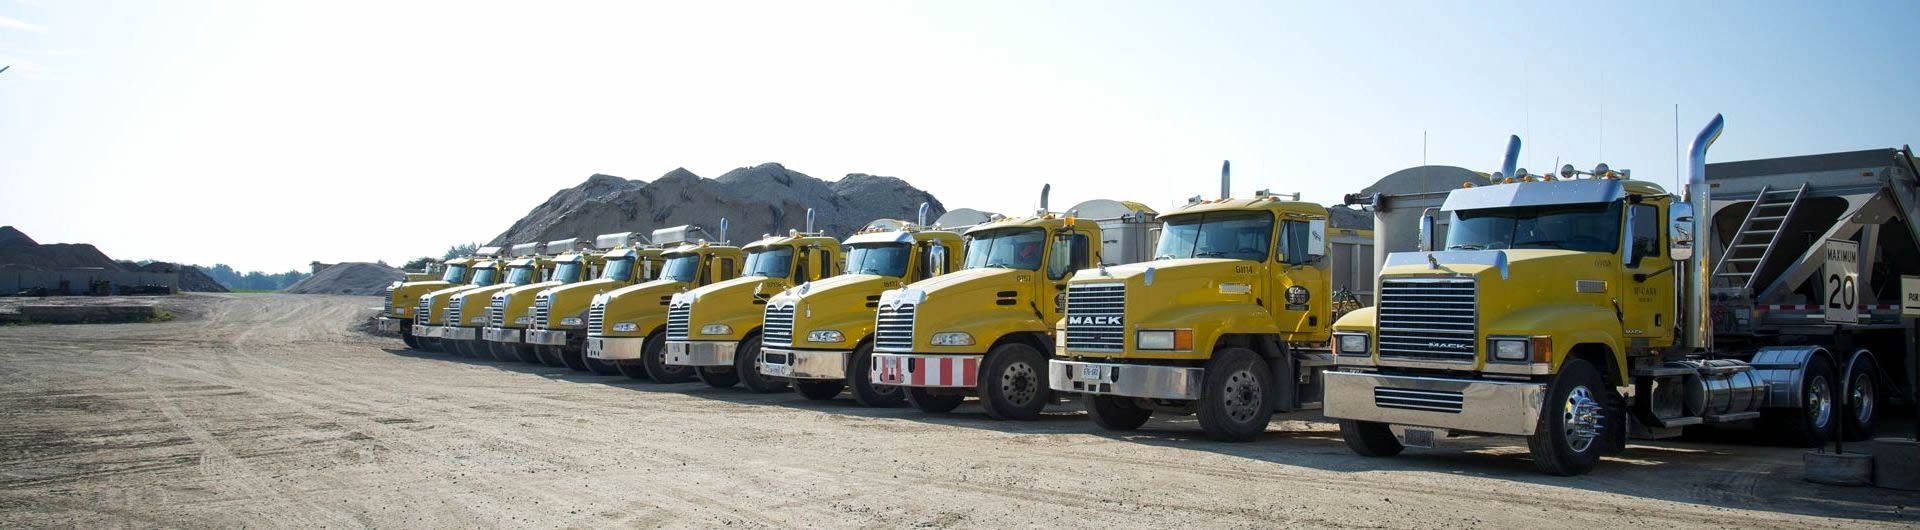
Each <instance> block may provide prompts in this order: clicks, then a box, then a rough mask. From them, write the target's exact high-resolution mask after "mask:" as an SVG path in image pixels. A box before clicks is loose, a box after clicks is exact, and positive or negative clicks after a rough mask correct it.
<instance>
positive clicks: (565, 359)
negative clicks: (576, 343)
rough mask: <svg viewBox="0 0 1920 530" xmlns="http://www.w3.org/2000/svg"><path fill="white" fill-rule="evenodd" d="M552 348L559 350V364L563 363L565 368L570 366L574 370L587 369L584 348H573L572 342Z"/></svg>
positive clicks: (582, 370)
mask: <svg viewBox="0 0 1920 530" xmlns="http://www.w3.org/2000/svg"><path fill="white" fill-rule="evenodd" d="M553 348H554V349H555V350H559V351H560V362H561V364H565V365H566V366H567V368H571V369H573V370H574V371H576V372H585V371H587V352H586V349H585V348H575V347H573V345H572V344H568V345H566V346H554V347H553Z"/></svg>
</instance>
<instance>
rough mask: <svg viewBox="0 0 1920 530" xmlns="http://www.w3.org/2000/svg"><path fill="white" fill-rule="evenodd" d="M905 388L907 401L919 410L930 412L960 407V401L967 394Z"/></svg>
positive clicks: (944, 411)
mask: <svg viewBox="0 0 1920 530" xmlns="http://www.w3.org/2000/svg"><path fill="white" fill-rule="evenodd" d="M906 390H907V392H906V393H907V402H908V403H912V404H913V407H914V408H917V409H920V412H926V413H931V414H946V413H948V412H953V409H956V408H960V402H961V401H963V400H965V399H967V396H963V395H960V394H935V393H933V391H932V390H929V389H925V388H914V387H908V388H907V389H906Z"/></svg>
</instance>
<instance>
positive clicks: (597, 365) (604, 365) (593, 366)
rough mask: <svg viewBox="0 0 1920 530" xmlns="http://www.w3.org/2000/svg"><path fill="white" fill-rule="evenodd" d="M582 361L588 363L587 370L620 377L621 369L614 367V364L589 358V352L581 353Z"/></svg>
mask: <svg viewBox="0 0 1920 530" xmlns="http://www.w3.org/2000/svg"><path fill="white" fill-rule="evenodd" d="M580 360H581V361H582V362H585V363H587V370H588V371H591V372H593V373H595V374H598V375H620V367H618V366H614V365H613V363H610V362H607V361H602V360H599V359H595V358H592V357H588V356H587V352H586V351H584V350H583V351H581V352H580Z"/></svg>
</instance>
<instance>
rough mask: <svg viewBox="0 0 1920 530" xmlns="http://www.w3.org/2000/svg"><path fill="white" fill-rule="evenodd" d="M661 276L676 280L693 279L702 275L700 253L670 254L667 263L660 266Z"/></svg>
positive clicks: (688, 280)
mask: <svg viewBox="0 0 1920 530" xmlns="http://www.w3.org/2000/svg"><path fill="white" fill-rule="evenodd" d="M660 277H661V278H665V279H668V280H673V281H676V282H691V281H693V280H694V278H698V277H700V255H699V254H681V255H678V256H668V257H667V263H666V265H663V266H661V267H660Z"/></svg>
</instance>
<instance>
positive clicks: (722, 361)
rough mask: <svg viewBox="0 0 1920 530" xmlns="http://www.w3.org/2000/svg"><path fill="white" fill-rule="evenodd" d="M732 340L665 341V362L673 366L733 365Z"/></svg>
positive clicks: (734, 346)
mask: <svg viewBox="0 0 1920 530" xmlns="http://www.w3.org/2000/svg"><path fill="white" fill-rule="evenodd" d="M739 347H740V344H739V343H736V342H733V341H667V364H669V365H673V366H733V350H735V349H737V348H739Z"/></svg>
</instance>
